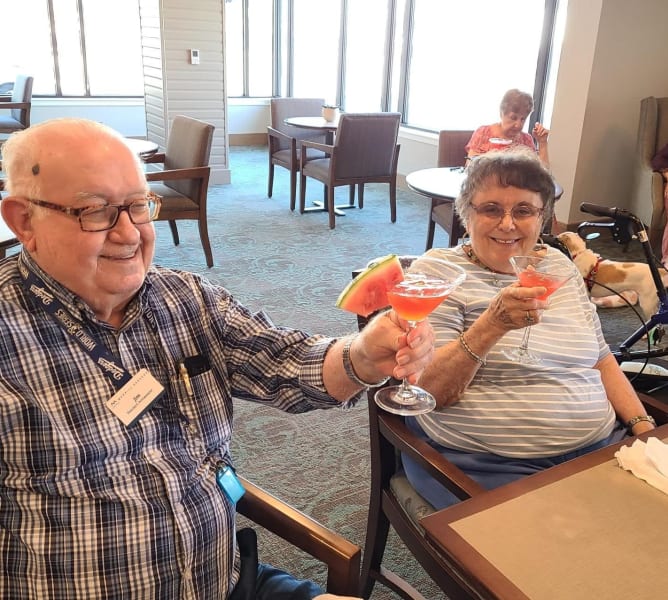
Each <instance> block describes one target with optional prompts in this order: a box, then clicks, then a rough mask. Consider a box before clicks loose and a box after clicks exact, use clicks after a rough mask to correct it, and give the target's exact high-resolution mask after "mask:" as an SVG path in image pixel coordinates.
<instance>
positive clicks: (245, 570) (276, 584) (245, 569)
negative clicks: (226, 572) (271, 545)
mask: <svg viewBox="0 0 668 600" xmlns="http://www.w3.org/2000/svg"><path fill="white" fill-rule="evenodd" d="M237 542H238V544H239V554H240V556H241V574H240V576H239V581H238V582H237V585H236V587H235V588H234V590H232V593H231V594H230V595H229V596H228V600H311V599H312V598H314V597H315V596H318V595H320V594H322V593H324V592H323V591H322V589H321V588H320V586H318V585H316V584H315V583H313V582H312V581H308V580H301V579H295V578H294V577H293V576H292V575H289V574H288V573H286V572H285V571H281V570H280V569H276V568H275V567H272V566H270V565H266V564H263V563H258V557H257V537H256V535H255V531H253V530H252V529H250V528H245V529H241V530H240V531H238V532H237Z"/></svg>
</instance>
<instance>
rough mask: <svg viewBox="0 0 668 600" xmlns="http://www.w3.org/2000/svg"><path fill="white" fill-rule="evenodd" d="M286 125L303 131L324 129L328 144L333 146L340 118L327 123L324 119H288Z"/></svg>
mask: <svg viewBox="0 0 668 600" xmlns="http://www.w3.org/2000/svg"><path fill="white" fill-rule="evenodd" d="M284 123H286V124H287V125H292V126H293V127H302V128H303V129H322V130H323V131H324V132H325V133H326V137H327V140H326V143H328V144H331V143H332V142H333V141H334V132H335V131H336V129H337V127H338V126H339V117H338V116H337V117H336V120H334V121H326V120H325V119H323V118H322V117H288V118H287V119H285V121H284Z"/></svg>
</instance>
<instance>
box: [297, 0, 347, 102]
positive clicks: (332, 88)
mask: <svg viewBox="0 0 668 600" xmlns="http://www.w3.org/2000/svg"><path fill="white" fill-rule="evenodd" d="M294 14H295V37H294V88H293V92H294V93H293V96H302V97H311V98H324V99H325V101H326V102H329V103H335V102H336V93H337V75H338V72H339V33H340V22H341V3H340V2H332V1H331V0H295V4H294Z"/></svg>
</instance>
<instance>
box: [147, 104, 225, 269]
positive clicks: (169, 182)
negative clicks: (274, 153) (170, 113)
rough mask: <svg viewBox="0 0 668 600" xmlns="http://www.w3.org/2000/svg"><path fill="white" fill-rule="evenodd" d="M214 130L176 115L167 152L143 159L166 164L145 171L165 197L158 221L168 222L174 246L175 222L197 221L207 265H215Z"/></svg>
mask: <svg viewBox="0 0 668 600" xmlns="http://www.w3.org/2000/svg"><path fill="white" fill-rule="evenodd" d="M214 129H215V128H214V126H213V125H211V124H210V123H205V122H204V121H200V120H198V119H193V118H191V117H186V116H184V115H177V116H176V117H174V120H173V121H172V126H171V129H170V131H169V136H168V138H167V151H166V152H164V153H157V154H153V155H151V156H150V157H148V158H145V159H144V162H146V163H151V164H154V163H162V164H163V166H164V168H163V169H162V170H157V171H149V172H148V173H146V179H147V181H148V182H149V186H150V188H151V191H152V192H154V193H156V194H158V196H160V197H161V198H162V206H161V208H160V214H159V215H158V220H160V221H169V228H170V230H171V232H172V238H173V240H174V245H175V246H178V245H179V232H178V230H177V228H176V221H177V220H180V219H188V220H195V221H197V225H198V228H199V236H200V240H201V242H202V248H203V249H204V256H205V258H206V265H207V267H212V266H213V254H212V252H211V243H210V242H209V228H208V222H207V214H206V202H207V194H208V190H209V175H210V173H211V167H210V166H209V156H210V154H211V144H212V141H213V131H214Z"/></svg>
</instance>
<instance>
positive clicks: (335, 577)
mask: <svg viewBox="0 0 668 600" xmlns="http://www.w3.org/2000/svg"><path fill="white" fill-rule="evenodd" d="M239 479H240V480H241V483H242V485H243V487H244V488H245V490H246V492H245V494H244V495H243V496H242V497H241V499H240V500H239V502H238V503H237V511H238V512H239V513H240V514H241V515H243V516H244V517H246V518H248V519H250V520H251V521H253V522H254V523H255V524H257V525H259V526H261V527H264V528H265V529H267V530H268V531H270V532H272V533H274V534H276V535H278V536H279V537H281V538H282V539H284V540H286V541H287V542H289V543H290V544H292V545H293V546H296V547H298V548H300V549H301V550H303V551H304V552H306V553H307V554H309V555H310V556H312V557H313V558H315V559H317V560H318V561H319V562H321V563H324V564H325V565H326V566H327V584H326V588H327V592H329V593H331V594H340V595H343V596H355V595H356V594H357V590H358V587H359V575H360V561H361V556H362V550H361V548H360V547H359V546H357V545H356V544H353V543H352V542H350V541H348V540H347V539H345V538H343V537H342V536H340V535H338V534H337V533H335V532H334V531H332V530H331V529H328V528H326V527H324V526H323V525H321V524H320V523H319V522H317V521H316V520H315V519H312V518H311V517H309V516H308V515H306V514H304V513H302V512H300V511H298V510H297V509H295V508H294V507H292V506H290V505H288V504H286V503H285V502H282V501H281V500H279V499H278V498H276V497H275V496H272V495H271V494H269V493H268V492H266V491H265V490H263V489H262V488H260V487H258V486H256V485H254V484H253V483H252V482H250V481H248V480H246V479H244V478H243V477H241V476H240V477H239Z"/></svg>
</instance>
